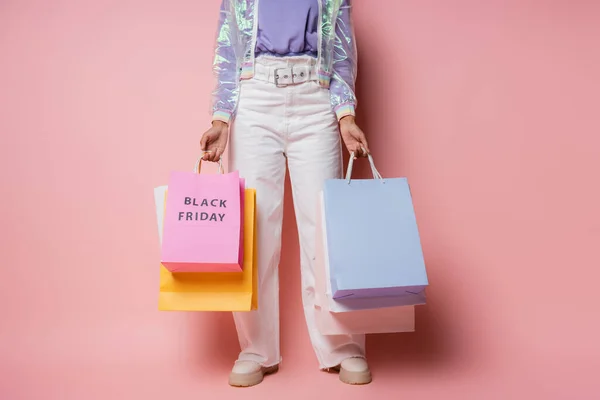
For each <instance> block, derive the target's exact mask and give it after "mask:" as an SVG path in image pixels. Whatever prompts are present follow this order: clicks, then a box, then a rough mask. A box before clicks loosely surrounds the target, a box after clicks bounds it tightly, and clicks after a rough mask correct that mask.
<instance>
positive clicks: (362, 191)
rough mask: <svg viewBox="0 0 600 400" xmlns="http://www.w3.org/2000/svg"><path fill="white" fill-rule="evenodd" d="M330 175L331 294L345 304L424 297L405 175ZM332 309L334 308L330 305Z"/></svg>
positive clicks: (402, 302) (389, 303)
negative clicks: (358, 177) (399, 176)
mask: <svg viewBox="0 0 600 400" xmlns="http://www.w3.org/2000/svg"><path fill="white" fill-rule="evenodd" d="M353 161H354V158H353V157H351V158H350V164H349V166H348V173H347V175H346V179H331V180H328V181H326V182H325V185H324V187H323V196H324V197H323V201H324V213H325V224H326V235H327V236H326V253H327V259H326V264H327V267H328V268H327V270H328V273H329V276H328V278H329V279H328V281H329V282H328V283H329V285H330V287H329V292H330V293H329V294H330V295H331V297H332V298H333V299H334V300H335V302H337V303H340V304H343V305H344V307H341V308H342V309H341V310H338V311H350V310H356V309H372V308H381V307H393V306H409V305H417V304H424V303H425V288H426V287H427V286H428V279H427V272H426V270H425V262H424V259H423V252H422V249H421V243H420V237H419V231H418V227H417V221H416V217H415V212H414V209H413V204H412V197H411V193H410V188H409V186H408V182H407V180H406V178H393V179H383V178H382V177H381V175H380V174H379V172H378V171H377V169H376V168H375V164H374V162H373V158H372V157H371V156H369V162H370V164H371V170H372V172H373V177H374V179H362V180H357V179H351V175H352V166H353ZM332 311H334V310H332Z"/></svg>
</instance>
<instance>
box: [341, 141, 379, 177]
mask: <svg viewBox="0 0 600 400" xmlns="http://www.w3.org/2000/svg"><path fill="white" fill-rule="evenodd" d="M362 151H363V152H364V153H366V152H367V151H366V150H365V149H364V147H363V149H362ZM354 157H355V154H354V152H352V153H350V162H348V170H347V171H346V181H347V183H348V185H349V184H350V181H351V180H352V168H353V167H354ZM367 158H368V159H369V165H370V166H371V173H372V174H373V179H377V180H380V181H381V183H385V180H384V179H383V177H382V176H381V174H380V173H379V171H377V168H376V167H375V161H374V160H373V156H372V155H371V154H367Z"/></svg>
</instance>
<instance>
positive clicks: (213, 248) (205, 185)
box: [161, 161, 244, 272]
mask: <svg viewBox="0 0 600 400" xmlns="http://www.w3.org/2000/svg"><path fill="white" fill-rule="evenodd" d="M200 163H201V161H198V164H197V170H196V171H195V172H172V173H171V175H170V178H169V185H168V187H169V198H168V200H167V205H166V210H165V218H164V230H163V233H162V235H163V241H162V251H161V261H162V264H163V265H164V266H165V267H166V268H167V269H168V270H169V271H171V272H240V271H241V270H242V264H243V248H242V246H241V243H243V229H242V220H243V213H242V206H241V202H240V199H241V193H242V192H243V190H244V181H243V180H241V179H240V176H239V173H238V172H237V171H236V172H231V173H228V174H223V173H220V174H204V175H203V174H200ZM220 171H222V170H220Z"/></svg>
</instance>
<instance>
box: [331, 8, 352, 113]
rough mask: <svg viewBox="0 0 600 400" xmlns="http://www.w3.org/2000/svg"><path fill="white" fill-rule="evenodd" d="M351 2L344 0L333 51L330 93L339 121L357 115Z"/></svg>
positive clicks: (337, 23) (338, 18)
mask: <svg viewBox="0 0 600 400" xmlns="http://www.w3.org/2000/svg"><path fill="white" fill-rule="evenodd" d="M351 3H352V2H351V0H343V1H342V5H341V7H340V11H339V14H338V16H337V22H336V28H335V33H336V35H335V44H334V49H333V52H334V54H333V76H332V80H331V86H330V93H331V105H332V107H333V110H334V111H335V113H336V115H337V118H338V120H339V119H341V118H343V117H345V116H348V115H355V109H356V104H357V102H356V95H355V92H354V90H355V89H354V88H355V82H356V72H357V51H356V40H355V38H354V26H353V22H352V4H351Z"/></svg>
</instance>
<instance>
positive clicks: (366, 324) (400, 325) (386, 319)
mask: <svg viewBox="0 0 600 400" xmlns="http://www.w3.org/2000/svg"><path fill="white" fill-rule="evenodd" d="M325 238H326V232H325V224H324V218H323V196H322V193H321V196H320V197H319V201H318V205H317V230H316V234H315V239H316V247H315V292H316V293H315V314H316V320H317V329H318V330H319V332H321V334H323V335H343V334H363V333H392V332H413V331H414V330H415V308H414V306H395V307H387V308H374V309H367V310H353V311H349V312H342V313H339V312H334V311H333V310H332V309H331V304H332V303H333V304H335V303H336V301H335V300H334V299H333V298H332V297H331V294H330V293H327V283H328V279H327V265H326V262H325V257H326V247H325V245H324V240H326V239H325Z"/></svg>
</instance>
